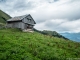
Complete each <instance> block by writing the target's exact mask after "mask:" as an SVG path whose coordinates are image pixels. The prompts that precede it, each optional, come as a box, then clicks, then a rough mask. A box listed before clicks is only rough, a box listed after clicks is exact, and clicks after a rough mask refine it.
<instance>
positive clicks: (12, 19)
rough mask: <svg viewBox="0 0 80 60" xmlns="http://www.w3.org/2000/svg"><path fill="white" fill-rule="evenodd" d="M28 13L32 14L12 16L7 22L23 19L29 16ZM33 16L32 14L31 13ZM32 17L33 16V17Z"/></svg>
mask: <svg viewBox="0 0 80 60" xmlns="http://www.w3.org/2000/svg"><path fill="white" fill-rule="evenodd" d="M28 15H30V14H26V15H23V16H16V17H13V18H11V19H9V20H7V22H15V21H16V22H17V21H21V20H22V19H23V18H25V17H27V16H28ZM30 16H31V15H30ZM31 18H32V17H31ZM32 19H33V18H32ZM33 21H34V19H33ZM34 24H36V22H35V21H34Z"/></svg>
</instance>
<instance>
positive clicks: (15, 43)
mask: <svg viewBox="0 0 80 60" xmlns="http://www.w3.org/2000/svg"><path fill="white" fill-rule="evenodd" d="M74 58H80V43H77V42H74V41H70V40H64V39H62V38H57V37H52V36H48V35H42V34H40V33H37V32H34V33H29V32H26V33H24V32H21V31H20V30H19V29H1V30H0V60H69V59H72V60H73V59H74Z"/></svg>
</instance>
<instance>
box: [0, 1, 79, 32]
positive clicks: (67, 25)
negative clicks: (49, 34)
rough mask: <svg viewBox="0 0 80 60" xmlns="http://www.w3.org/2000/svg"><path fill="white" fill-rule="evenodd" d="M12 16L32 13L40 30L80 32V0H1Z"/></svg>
mask: <svg viewBox="0 0 80 60" xmlns="http://www.w3.org/2000/svg"><path fill="white" fill-rule="evenodd" d="M0 9H1V10H3V11H4V12H6V13H8V14H9V15H10V16H12V17H14V16H20V15H25V14H31V16H32V17H33V19H34V20H35V21H36V23H37V24H36V25H35V28H36V29H38V30H52V31H57V32H80V0H0Z"/></svg>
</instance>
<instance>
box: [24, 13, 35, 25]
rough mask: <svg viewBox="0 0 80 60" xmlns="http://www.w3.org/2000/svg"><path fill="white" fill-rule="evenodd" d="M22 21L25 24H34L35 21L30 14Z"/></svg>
mask: <svg viewBox="0 0 80 60" xmlns="http://www.w3.org/2000/svg"><path fill="white" fill-rule="evenodd" d="M23 22H24V23H27V24H31V25H34V24H36V22H35V21H34V19H33V18H32V17H31V15H30V14H29V15H28V16H26V17H25V18H24V19H23Z"/></svg>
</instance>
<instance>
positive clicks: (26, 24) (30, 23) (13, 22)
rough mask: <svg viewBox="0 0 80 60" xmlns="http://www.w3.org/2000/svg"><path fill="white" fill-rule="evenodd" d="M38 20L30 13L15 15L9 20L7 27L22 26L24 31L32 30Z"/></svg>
mask: <svg viewBox="0 0 80 60" xmlns="http://www.w3.org/2000/svg"><path fill="white" fill-rule="evenodd" d="M35 24H36V22H35V21H34V19H33V18H32V17H31V15H30V14H27V15H23V16H17V17H13V18H11V19H9V20H7V27H11V28H20V29H21V30H23V31H28V30H32V29H33V27H34V25H35Z"/></svg>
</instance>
